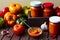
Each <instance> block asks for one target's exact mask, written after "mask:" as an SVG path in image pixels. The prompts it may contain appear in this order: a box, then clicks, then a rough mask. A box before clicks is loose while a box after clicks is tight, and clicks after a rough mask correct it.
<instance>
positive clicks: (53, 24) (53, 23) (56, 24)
mask: <svg viewBox="0 0 60 40" xmlns="http://www.w3.org/2000/svg"><path fill="white" fill-rule="evenodd" d="M59 30H60V17H58V16H52V17H50V18H49V33H50V34H54V35H56V34H59Z"/></svg>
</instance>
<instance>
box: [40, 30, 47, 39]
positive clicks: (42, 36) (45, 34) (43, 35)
mask: <svg viewBox="0 0 60 40" xmlns="http://www.w3.org/2000/svg"><path fill="white" fill-rule="evenodd" d="M39 40H48V32H46V31H45V32H44V31H43V34H42V35H41V36H40V37H39Z"/></svg>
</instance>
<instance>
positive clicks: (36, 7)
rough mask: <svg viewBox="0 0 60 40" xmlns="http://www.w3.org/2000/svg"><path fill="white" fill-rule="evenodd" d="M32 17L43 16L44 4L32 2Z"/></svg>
mask: <svg viewBox="0 0 60 40" xmlns="http://www.w3.org/2000/svg"><path fill="white" fill-rule="evenodd" d="M30 5H31V7H30V11H31V14H30V15H31V17H40V16H42V7H41V5H42V3H41V2H40V1H32V2H31V3H30Z"/></svg>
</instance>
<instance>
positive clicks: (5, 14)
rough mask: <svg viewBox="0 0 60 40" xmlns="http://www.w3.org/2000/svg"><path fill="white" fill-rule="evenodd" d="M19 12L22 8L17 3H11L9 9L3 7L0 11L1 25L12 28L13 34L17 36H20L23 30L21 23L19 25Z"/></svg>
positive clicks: (23, 26)
mask: <svg viewBox="0 0 60 40" xmlns="http://www.w3.org/2000/svg"><path fill="white" fill-rule="evenodd" d="M21 12H22V6H21V4H19V3H12V4H10V5H9V7H5V8H4V9H3V10H2V11H0V18H2V19H3V23H5V24H8V25H9V26H11V27H12V28H13V29H12V31H13V33H14V34H17V35H18V34H22V33H23V32H24V30H25V25H24V24H23V23H21V24H20V23H19V22H20V20H19V17H18V16H17V15H18V14H19V15H20V13H21ZM17 20H19V21H17ZM16 21H17V23H16Z"/></svg>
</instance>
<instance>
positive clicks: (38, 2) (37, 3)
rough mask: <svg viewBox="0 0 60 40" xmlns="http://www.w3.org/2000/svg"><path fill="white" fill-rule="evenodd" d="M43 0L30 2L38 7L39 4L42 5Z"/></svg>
mask: <svg viewBox="0 0 60 40" xmlns="http://www.w3.org/2000/svg"><path fill="white" fill-rule="evenodd" d="M41 4H42V3H41V2H40V1H32V2H30V5H31V6H33V7H38V6H41Z"/></svg>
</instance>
